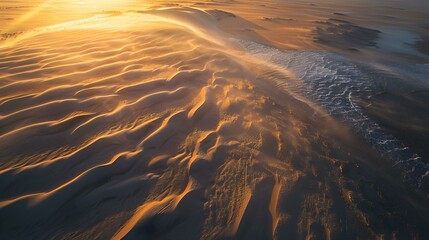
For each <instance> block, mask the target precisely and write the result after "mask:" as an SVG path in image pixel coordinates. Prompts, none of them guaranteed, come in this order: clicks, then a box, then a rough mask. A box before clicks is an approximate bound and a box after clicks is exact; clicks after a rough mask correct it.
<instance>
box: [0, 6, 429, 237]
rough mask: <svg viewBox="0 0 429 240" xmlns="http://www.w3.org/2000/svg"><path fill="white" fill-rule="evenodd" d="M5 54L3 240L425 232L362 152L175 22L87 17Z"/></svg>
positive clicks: (0, 101) (0, 61)
mask: <svg viewBox="0 0 429 240" xmlns="http://www.w3.org/2000/svg"><path fill="white" fill-rule="evenodd" d="M187 11H190V10H186V11H184V12H187ZM107 19H108V20H109V23H112V26H111V27H110V26H109V24H105V23H104V22H105V21H107ZM131 19H132V20H131ZM100 23H104V24H100ZM100 26H102V27H100ZM113 26H114V27H113ZM118 26H119V27H118ZM0 56H1V57H0V69H1V73H0V74H1V75H0V78H1V79H2V81H1V86H0V141H1V145H0V159H1V161H0V163H1V166H0V192H1V193H2V194H1V196H0V222H1V225H0V238H1V239H29V238H35V239H109V238H113V239H121V238H123V239H230V238H238V239H277V238H278V239H282V238H284V237H291V238H317V239H321V238H326V239H331V238H333V239H335V238H348V237H351V236H358V237H361V238H365V239H366V238H382V237H383V236H388V237H398V238H400V237H410V236H423V237H424V236H426V235H425V234H426V233H424V232H421V229H422V228H421V227H422V226H423V225H424V224H425V223H426V222H427V215H425V211H424V208H423V207H422V206H419V204H418V203H415V202H414V206H413V207H410V204H411V203H409V200H408V199H405V198H403V197H402V192H401V191H402V188H401V187H399V188H396V187H395V185H394V181H391V180H388V178H384V177H383V176H382V175H380V174H376V173H375V171H376V170H374V168H373V167H372V165H371V164H368V163H366V162H365V161H361V160H362V159H364V157H363V156H365V157H368V156H370V157H373V156H374V154H373V153H371V152H366V151H362V150H361V149H360V148H359V147H357V145H356V144H354V142H353V141H352V140H350V139H349V137H347V136H335V135H334V134H332V132H333V131H330V129H331V127H329V126H331V125H332V126H333V127H332V129H333V128H341V126H339V125H335V124H334V123H333V122H332V119H328V118H327V119H318V120H316V121H315V120H314V119H313V120H312V118H309V117H308V115H309V114H308V112H311V111H313V110H312V109H311V107H309V106H308V105H306V104H305V103H303V102H300V101H299V100H297V99H294V98H293V97H292V96H286V95H282V97H280V98H274V97H267V96H266V94H265V93H266V92H265V91H266V89H267V88H264V87H257V86H260V85H258V84H256V83H258V76H257V75H256V74H255V73H253V72H252V71H251V69H249V68H248V67H247V66H245V65H243V64H241V63H239V61H238V59H237V57H236V56H234V55H232V54H229V51H228V49H226V48H225V46H218V45H216V44H215V43H213V42H211V41H209V40H206V39H204V38H202V37H201V36H200V35H198V34H196V33H195V32H194V31H191V30H190V28H187V27H185V26H184V24H175V23H173V22H172V21H165V20H161V19H158V18H156V17H153V16H152V17H149V16H146V15H139V14H125V15H122V16H113V17H98V18H94V19H92V20H87V21H83V22H76V23H74V24H68V25H59V26H56V27H53V28H52V29H50V30H45V31H40V32H35V33H32V34H30V35H28V36H27V37H23V38H22V39H19V41H17V42H15V43H13V44H12V45H11V46H9V47H8V46H6V47H3V48H1V49H0ZM285 99H287V100H288V101H281V100H285ZM328 123H329V124H328ZM314 126H324V128H319V129H318V130H317V128H315V127H314ZM338 139H341V141H349V142H345V143H344V144H342V146H341V147H340V146H339V145H338V144H337V142H338ZM350 152H352V153H353V154H352V156H353V157H352V156H351V155H350ZM398 189H400V190H398ZM398 205H399V206H403V207H402V208H397V207H396V206H398ZM420 209H423V210H421V211H420V212H419V210H420ZM385 219H390V220H389V224H386V223H385ZM404 222H407V224H406V225H404Z"/></svg>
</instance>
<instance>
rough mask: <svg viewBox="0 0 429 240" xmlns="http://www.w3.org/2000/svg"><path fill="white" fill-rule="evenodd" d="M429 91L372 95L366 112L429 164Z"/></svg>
mask: <svg viewBox="0 0 429 240" xmlns="http://www.w3.org/2000/svg"><path fill="white" fill-rule="evenodd" d="M428 102H429V90H422V91H415V92H411V93H409V94H408V95H398V94H393V93H382V94H379V95H376V96H373V97H372V98H371V99H370V100H369V104H368V105H367V106H366V107H365V108H364V110H365V111H366V113H367V114H368V115H369V116H370V117H371V118H372V119H374V120H375V121H376V122H378V123H379V124H380V125H381V126H382V127H383V128H385V129H386V130H387V131H388V132H389V133H391V134H392V135H394V136H395V137H396V138H398V139H400V140H401V141H402V142H404V143H405V144H406V145H407V146H410V148H411V150H413V151H414V152H416V153H418V154H419V155H420V156H421V157H422V160H423V161H424V162H425V163H428V162H429V149H428V144H429V126H428V124H427V123H428V122H429V106H428V105H427V103H428Z"/></svg>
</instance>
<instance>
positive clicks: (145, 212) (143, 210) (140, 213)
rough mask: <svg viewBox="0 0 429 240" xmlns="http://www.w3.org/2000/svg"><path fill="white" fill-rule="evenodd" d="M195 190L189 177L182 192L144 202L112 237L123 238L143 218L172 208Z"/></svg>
mask: <svg viewBox="0 0 429 240" xmlns="http://www.w3.org/2000/svg"><path fill="white" fill-rule="evenodd" d="M194 190H195V186H194V183H193V182H192V179H189V182H188V184H187V186H186V188H185V189H184V190H183V192H182V193H180V194H178V195H175V194H171V195H168V196H167V197H164V198H163V199H161V200H158V201H152V202H148V203H145V204H144V205H143V206H141V207H139V208H138V209H137V210H136V212H135V214H134V215H133V217H132V218H131V219H130V220H129V221H128V222H127V223H126V224H125V225H124V226H122V227H121V229H120V230H119V231H118V232H117V233H116V234H115V235H114V236H113V238H112V239H123V238H125V237H126V235H127V234H128V233H129V232H130V231H131V230H132V229H133V228H135V226H136V225H137V224H138V223H139V222H141V221H142V220H144V219H145V218H148V217H150V216H151V215H153V214H156V213H157V212H168V211H172V210H174V209H175V208H176V207H177V205H178V204H179V203H180V201H181V200H182V199H183V198H184V197H185V196H186V195H187V194H189V193H190V192H192V191H194Z"/></svg>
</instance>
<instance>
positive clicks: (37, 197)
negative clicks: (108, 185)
mask: <svg viewBox="0 0 429 240" xmlns="http://www.w3.org/2000/svg"><path fill="white" fill-rule="evenodd" d="M138 153H139V151H137V152H122V153H118V154H116V155H115V156H114V157H113V158H112V159H111V160H110V161H109V162H108V163H105V164H101V165H97V166H95V167H92V168H90V169H88V170H85V171H84V172H82V173H81V174H79V175H78V176H76V177H75V178H73V179H71V180H70V181H68V182H66V183H64V184H62V185H60V186H58V187H56V188H55V189H53V190H51V191H49V192H43V193H34V194H29V195H26V196H21V197H19V198H15V199H11V200H7V201H2V202H0V208H4V207H6V206H8V205H11V204H14V203H16V202H18V201H24V200H26V201H27V204H29V205H33V206H34V205H37V204H39V203H41V202H43V201H45V200H46V199H48V198H49V197H51V196H52V197H57V198H59V197H60V196H57V195H55V194H56V193H58V192H59V191H62V192H63V195H66V196H63V199H62V201H66V200H67V198H69V197H70V196H72V195H73V192H76V191H80V189H81V188H79V187H77V186H75V187H74V190H73V191H72V190H70V189H69V190H68V191H64V190H65V189H66V188H67V187H69V186H72V185H81V184H83V185H89V184H91V183H93V182H95V181H97V180H98V179H97V176H95V177H94V176H93V177H92V178H91V175H90V173H92V172H94V171H102V170H105V168H106V167H108V166H111V165H113V164H115V163H116V161H117V160H118V159H120V158H121V157H131V156H132V155H136V154H138ZM119 170H121V169H119ZM116 171H118V170H116ZM82 178H87V181H83V180H82ZM88 178H89V179H88ZM54 202H56V201H54ZM56 205H59V204H58V202H56ZM54 210H55V209H54V208H51V209H50V211H54Z"/></svg>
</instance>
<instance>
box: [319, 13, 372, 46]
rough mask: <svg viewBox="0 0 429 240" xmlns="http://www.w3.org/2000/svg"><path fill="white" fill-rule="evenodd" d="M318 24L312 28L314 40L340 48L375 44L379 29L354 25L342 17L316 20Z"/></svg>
mask: <svg viewBox="0 0 429 240" xmlns="http://www.w3.org/2000/svg"><path fill="white" fill-rule="evenodd" d="M317 23H318V24H319V25H320V26H319V27H317V28H316V29H315V30H314V41H315V42H318V43H321V44H325V45H329V46H333V47H337V48H341V49H356V48H359V47H368V46H376V45H377V42H376V40H377V39H378V35H379V34H380V31H378V30H375V29H370V28H365V27H361V26H357V25H354V24H353V23H351V22H348V21H346V20H342V19H334V18H331V19H328V20H327V21H324V22H321V21H319V22H317Z"/></svg>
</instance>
